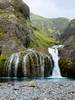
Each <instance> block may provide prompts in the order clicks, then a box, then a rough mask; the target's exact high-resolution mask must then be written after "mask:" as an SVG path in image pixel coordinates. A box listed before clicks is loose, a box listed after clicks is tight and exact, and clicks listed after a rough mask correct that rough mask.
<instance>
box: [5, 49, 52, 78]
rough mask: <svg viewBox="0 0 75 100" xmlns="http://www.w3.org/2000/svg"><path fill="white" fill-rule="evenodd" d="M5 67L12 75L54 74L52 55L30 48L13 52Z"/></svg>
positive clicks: (40, 75)
mask: <svg viewBox="0 0 75 100" xmlns="http://www.w3.org/2000/svg"><path fill="white" fill-rule="evenodd" d="M5 69H7V70H6V73H7V75H6V76H10V77H24V76H26V77H30V78H32V77H38V78H39V77H48V76H50V75H51V74H52V69H53V60H52V57H51V56H50V55H47V54H44V53H41V52H39V51H36V50H33V49H28V50H27V51H25V52H22V53H16V54H12V55H11V57H10V58H9V59H8V60H7V61H6V65H5Z"/></svg>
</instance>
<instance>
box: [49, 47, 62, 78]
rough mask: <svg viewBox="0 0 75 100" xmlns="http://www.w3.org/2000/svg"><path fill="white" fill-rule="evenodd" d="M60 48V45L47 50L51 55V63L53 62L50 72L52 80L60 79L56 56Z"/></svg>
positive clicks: (57, 57)
mask: <svg viewBox="0 0 75 100" xmlns="http://www.w3.org/2000/svg"><path fill="white" fill-rule="evenodd" d="M60 47H61V48H62V47H63V46H62V45H59V46H54V47H52V48H48V52H49V53H50V54H51V55H52V58H53V61H54V68H53V72H52V78H62V76H61V73H60V68H59V64H58V61H59V56H58V48H60Z"/></svg>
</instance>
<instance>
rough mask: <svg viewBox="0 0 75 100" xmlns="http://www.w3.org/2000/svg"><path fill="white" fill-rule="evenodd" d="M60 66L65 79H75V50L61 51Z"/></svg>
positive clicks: (64, 49)
mask: <svg viewBox="0 0 75 100" xmlns="http://www.w3.org/2000/svg"><path fill="white" fill-rule="evenodd" d="M60 55H61V58H60V60H59V66H60V69H61V74H62V76H64V77H75V49H74V48H73V49H72V48H63V49H61V50H60Z"/></svg>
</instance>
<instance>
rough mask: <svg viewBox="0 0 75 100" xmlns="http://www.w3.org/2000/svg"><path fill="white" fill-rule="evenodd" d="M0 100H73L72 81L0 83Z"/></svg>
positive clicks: (73, 87)
mask: <svg viewBox="0 0 75 100" xmlns="http://www.w3.org/2000/svg"><path fill="white" fill-rule="evenodd" d="M0 100H75V81H74V80H68V79H66V80H63V79H60V80H52V79H51V80H31V81H21V82H15V81H14V82H7V83H0Z"/></svg>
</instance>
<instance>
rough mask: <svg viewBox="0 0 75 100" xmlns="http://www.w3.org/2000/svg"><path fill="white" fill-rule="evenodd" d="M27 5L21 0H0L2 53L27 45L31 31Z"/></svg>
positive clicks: (30, 37) (0, 41) (31, 34)
mask: <svg viewBox="0 0 75 100" xmlns="http://www.w3.org/2000/svg"><path fill="white" fill-rule="evenodd" d="M29 20H30V10H29V7H28V6H27V5H26V4H25V3H24V2H23V1H22V0H0V45H1V46H2V50H3V51H2V52H3V53H10V52H11V51H12V52H15V51H18V49H20V48H24V47H26V48H27V47H28V46H29V45H30V42H31V39H32V38H33V32H32V30H31V28H30V26H29V24H28V23H30V22H29Z"/></svg>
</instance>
